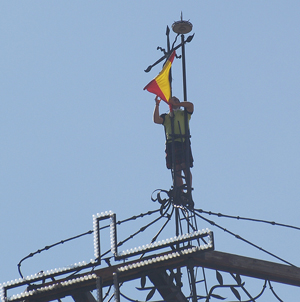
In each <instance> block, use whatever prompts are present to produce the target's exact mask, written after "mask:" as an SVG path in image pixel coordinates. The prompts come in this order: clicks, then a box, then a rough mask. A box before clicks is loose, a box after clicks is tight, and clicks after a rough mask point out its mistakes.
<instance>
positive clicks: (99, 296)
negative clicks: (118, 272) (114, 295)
mask: <svg viewBox="0 0 300 302" xmlns="http://www.w3.org/2000/svg"><path fill="white" fill-rule="evenodd" d="M96 286H97V300H98V302H102V301H103V294H102V278H101V277H100V276H98V277H97V279H96Z"/></svg>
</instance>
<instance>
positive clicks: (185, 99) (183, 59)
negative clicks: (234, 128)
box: [181, 34, 192, 199]
mask: <svg viewBox="0 0 300 302" xmlns="http://www.w3.org/2000/svg"><path fill="white" fill-rule="evenodd" d="M181 45H182V46H181V49H182V77H183V101H184V102H187V88H186V66H185V46H184V34H181ZM184 127H185V144H186V160H185V165H186V167H185V168H186V175H185V178H186V179H185V181H186V185H187V192H188V196H189V199H191V191H192V190H191V178H190V175H191V172H190V152H189V148H190V130H189V122H188V116H187V111H186V109H185V110H184Z"/></svg>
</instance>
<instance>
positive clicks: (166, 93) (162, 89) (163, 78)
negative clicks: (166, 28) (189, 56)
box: [144, 50, 176, 103]
mask: <svg viewBox="0 0 300 302" xmlns="http://www.w3.org/2000/svg"><path fill="white" fill-rule="evenodd" d="M175 54H176V53H175V50H174V51H173V52H172V54H171V55H170V57H169V59H168V60H167V62H166V63H165V65H164V67H163V69H162V70H161V72H160V73H159V75H158V76H157V77H156V78H154V79H153V80H152V81H151V82H150V83H149V84H148V85H146V86H145V88H144V90H148V91H149V92H151V93H154V94H156V95H157V96H159V97H160V98H161V99H162V100H164V101H165V102H167V103H168V102H169V99H170V97H171V84H170V80H169V74H170V69H171V65H172V63H173V60H174V57H175Z"/></svg>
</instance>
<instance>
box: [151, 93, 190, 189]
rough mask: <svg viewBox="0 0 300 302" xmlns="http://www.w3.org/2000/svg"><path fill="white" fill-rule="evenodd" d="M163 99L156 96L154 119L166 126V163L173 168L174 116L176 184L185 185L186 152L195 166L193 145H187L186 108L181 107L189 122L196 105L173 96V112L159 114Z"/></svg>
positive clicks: (170, 102) (178, 185) (171, 103)
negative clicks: (172, 119) (172, 118)
mask: <svg viewBox="0 0 300 302" xmlns="http://www.w3.org/2000/svg"><path fill="white" fill-rule="evenodd" d="M160 102H161V99H160V98H159V97H158V96H156V97H155V103H156V104H155V109H154V113H153V121H154V123H156V124H162V125H164V127H165V132H166V165H167V168H168V169H171V168H172V125H171V117H173V116H174V134H175V137H174V154H175V179H176V186H177V187H180V186H182V187H183V178H182V172H183V173H184V175H185V176H186V174H187V173H186V172H187V171H186V164H185V163H186V152H190V154H189V155H190V156H189V158H190V163H189V166H190V167H193V161H194V160H193V156H192V152H191V147H190V143H189V147H188V149H187V147H186V139H188V140H189V137H188V138H186V137H184V135H185V134H186V131H185V122H184V110H181V109H180V107H183V108H184V109H185V110H186V111H187V117H188V122H189V120H190V118H191V115H192V114H193V112H194V105H193V103H190V102H180V101H179V99H178V98H177V97H175V96H173V97H171V98H170V100H169V104H170V105H171V106H172V109H173V112H169V113H168V114H162V115H160V114H159V104H160ZM190 185H191V186H192V174H191V173H190Z"/></svg>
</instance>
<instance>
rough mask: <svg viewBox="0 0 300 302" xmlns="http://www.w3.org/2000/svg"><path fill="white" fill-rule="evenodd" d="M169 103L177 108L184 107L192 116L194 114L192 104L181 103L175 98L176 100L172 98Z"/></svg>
mask: <svg viewBox="0 0 300 302" xmlns="http://www.w3.org/2000/svg"><path fill="white" fill-rule="evenodd" d="M169 102H170V104H171V105H172V106H174V107H175V108H176V107H184V108H185V109H186V111H187V112H188V113H191V114H192V113H193V112H194V104H193V103H191V102H179V100H178V99H177V98H175V99H173V98H170V100H169Z"/></svg>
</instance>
